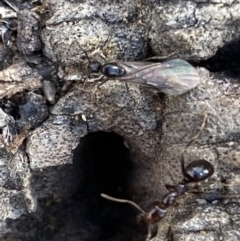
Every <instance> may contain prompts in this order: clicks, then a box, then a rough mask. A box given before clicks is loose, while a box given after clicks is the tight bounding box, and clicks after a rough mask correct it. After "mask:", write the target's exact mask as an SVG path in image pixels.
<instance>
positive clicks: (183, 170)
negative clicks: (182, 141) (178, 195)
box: [180, 154, 186, 177]
mask: <svg viewBox="0 0 240 241" xmlns="http://www.w3.org/2000/svg"><path fill="white" fill-rule="evenodd" d="M180 165H181V170H182V175H183V176H184V177H185V176H186V172H185V165H184V156H183V154H181V156H180Z"/></svg>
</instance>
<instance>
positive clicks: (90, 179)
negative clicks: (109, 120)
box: [8, 131, 147, 241]
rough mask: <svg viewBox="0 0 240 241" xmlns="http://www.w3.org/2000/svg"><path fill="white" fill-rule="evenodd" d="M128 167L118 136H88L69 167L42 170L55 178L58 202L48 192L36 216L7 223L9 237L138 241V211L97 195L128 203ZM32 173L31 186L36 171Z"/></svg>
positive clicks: (142, 227)
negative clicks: (62, 194) (102, 194)
mask: <svg viewBox="0 0 240 241" xmlns="http://www.w3.org/2000/svg"><path fill="white" fill-rule="evenodd" d="M133 167H134V166H133V163H132V162H131V160H130V151H129V149H127V148H126V146H125V145H124V139H123V137H121V136H119V135H117V134H115V133H109V132H104V131H99V132H95V133H89V134H87V135H86V136H85V137H83V138H82V139H81V140H80V143H79V145H78V146H77V148H76V149H75V150H74V153H73V165H65V166H62V167H60V168H57V169H56V167H55V168H50V169H49V170H44V172H49V173H50V174H49V175H50V176H52V175H59V176H60V179H59V181H57V183H56V193H57V192H61V190H62V193H64V197H63V198H62V200H60V201H59V200H58V202H56V200H55V199H54V197H53V196H54V194H53V193H49V195H50V196H49V198H45V199H44V200H43V199H40V200H39V208H38V211H37V212H36V213H32V214H30V215H27V216H22V217H21V218H19V219H18V220H10V219H9V220H8V226H9V228H11V230H12V232H14V236H15V237H20V238H23V240H27V241H28V240H31V241H46V240H48V241H59V240H61V241H63V240H66V241H96V240H99V241H103V240H104V241H106V240H109V241H110V240H111V241H114V240H116V241H121V240H122V241H128V240H129V241H135V240H136V241H139V240H140V241H141V240H144V239H145V235H146V233H147V226H146V224H145V223H137V222H136V216H137V215H138V214H139V212H138V211H136V210H135V209H134V207H132V206H130V205H128V204H121V203H116V202H112V201H109V200H106V199H103V198H101V197H100V193H102V192H104V193H106V194H108V195H112V196H114V197H117V198H125V199H130V200H132V198H133V196H134V190H132V189H131V180H132V176H133ZM34 175H35V179H36V180H35V181H36V182H37V179H41V175H42V172H39V173H35V174H34ZM69 176H70V177H69ZM137 178H139V177H137ZM62 179H63V180H62ZM39 183H40V182H39ZM41 183H42V181H41ZM44 185H46V186H44ZM47 185H49V184H48V183H47V182H46V183H44V184H43V185H42V186H39V188H40V189H41V190H43V189H46V188H47ZM36 186H38V185H36ZM59 189H60V190H59ZM36 191H37V192H38V190H36Z"/></svg>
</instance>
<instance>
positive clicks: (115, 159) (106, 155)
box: [73, 131, 138, 240]
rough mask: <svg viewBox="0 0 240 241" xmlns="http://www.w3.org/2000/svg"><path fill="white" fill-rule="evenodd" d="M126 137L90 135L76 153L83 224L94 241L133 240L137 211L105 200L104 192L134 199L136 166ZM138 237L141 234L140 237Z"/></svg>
mask: <svg viewBox="0 0 240 241" xmlns="http://www.w3.org/2000/svg"><path fill="white" fill-rule="evenodd" d="M129 154H130V153H129V150H128V149H127V148H126V146H125V145H124V139H123V137H121V136H119V135H117V134H115V133H113V132H111V133H108V132H103V131H99V132H95V133H89V134H88V135H86V136H85V137H84V138H82V139H81V141H80V144H79V145H78V147H77V148H76V149H75V151H74V157H73V158H74V163H75V165H77V168H76V169H78V170H79V194H78V196H79V197H81V202H82V204H84V216H83V217H82V220H81V222H88V223H89V224H90V225H92V227H86V228H87V229H88V232H90V233H91V234H92V229H93V230H94V229H95V232H94V234H93V235H92V237H91V238H90V239H91V240H133V239H134V238H135V237H134V236H136V228H137V226H136V220H135V217H136V213H137V212H136V211H135V210H134V208H133V207H131V206H129V205H127V204H120V203H115V202H111V201H109V200H105V199H103V198H101V197H100V193H106V194H108V195H111V196H113V197H118V198H125V199H132V193H131V191H130V185H131V178H132V171H133V164H132V162H131V161H130V155H129ZM137 236H138V235H137Z"/></svg>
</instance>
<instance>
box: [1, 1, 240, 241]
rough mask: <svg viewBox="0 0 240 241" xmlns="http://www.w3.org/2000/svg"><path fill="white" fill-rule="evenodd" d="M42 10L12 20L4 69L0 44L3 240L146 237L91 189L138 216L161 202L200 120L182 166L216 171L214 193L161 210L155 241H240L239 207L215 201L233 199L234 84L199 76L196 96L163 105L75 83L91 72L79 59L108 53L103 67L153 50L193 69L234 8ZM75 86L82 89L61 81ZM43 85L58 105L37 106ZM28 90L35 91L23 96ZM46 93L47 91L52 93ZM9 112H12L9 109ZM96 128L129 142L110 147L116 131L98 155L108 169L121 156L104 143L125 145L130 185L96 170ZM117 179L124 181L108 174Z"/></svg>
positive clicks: (234, 28)
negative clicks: (196, 163)
mask: <svg viewBox="0 0 240 241" xmlns="http://www.w3.org/2000/svg"><path fill="white" fill-rule="evenodd" d="M24 6H25V5H24ZM24 6H23V7H24ZM43 7H44V8H43V11H41V12H42V13H43V15H41V16H40V14H39V15H38V14H36V13H34V12H33V11H30V10H28V9H24V10H21V11H20V12H19V13H18V21H19V24H18V28H17V31H18V34H17V37H16V38H17V39H16V43H17V47H18V50H19V52H20V53H21V55H23V56H19V55H18V54H17V53H15V55H16V56H17V58H19V60H18V61H17V62H15V61H13V60H12V61H8V60H9V59H10V57H9V56H10V54H9V56H8V55H7V54H6V49H4V48H3V46H1V56H2V58H1V61H3V59H5V57H4V58H3V56H8V57H9V58H6V61H3V63H2V62H1V68H3V67H4V66H5V65H7V66H8V65H11V64H12V63H13V65H11V66H10V67H9V66H8V68H5V69H3V70H2V71H1V72H0V86H1V88H0V89H1V90H0V99H1V107H2V109H3V110H4V111H5V112H4V111H3V110H2V109H1V111H0V128H1V133H0V134H1V139H0V141H1V143H0V144H1V146H0V148H1V150H0V165H1V171H0V184H1V185H0V192H1V198H0V199H1V205H0V239H1V240H8V241H18V240H19V241H20V240H24V241H26V240H31V241H32V240H34V241H35V240H36V241H43V240H44V241H46V240H49V241H54V240H67V241H77V240H84V241H85V240H109V241H110V240H144V239H145V236H146V234H147V227H146V225H145V224H141V223H140V224H136V220H135V216H136V213H134V211H133V210H132V209H133V208H132V207H126V206H127V205H123V204H115V203H111V202H110V201H105V200H104V201H103V200H102V199H101V198H100V197H99V194H100V191H102V190H106V189H102V186H101V185H102V183H101V182H100V181H99V183H98V180H102V179H104V180H107V182H108V183H111V182H112V183H113V185H115V181H116V180H117V181H116V183H117V185H116V186H114V188H115V190H114V191H113V193H115V194H117V195H120V196H121V195H122V196H123V197H126V198H129V199H131V200H134V201H136V202H137V203H138V204H139V205H140V206H141V207H143V208H144V209H145V208H146V207H147V206H148V205H149V204H150V203H151V202H153V201H155V200H160V199H161V198H162V197H163V195H164V194H165V193H166V192H167V191H166V189H165V186H164V185H165V184H166V183H169V184H172V183H177V182H178V181H179V180H181V172H180V164H179V154H180V152H181V151H182V150H183V149H184V147H185V145H186V144H187V143H188V141H189V140H190V139H191V138H192V137H193V136H194V135H195V134H196V133H197V131H198V129H199V127H200V126H201V124H202V120H203V112H204V111H206V112H207V113H208V120H207V123H206V127H205V128H204V130H203V131H202V133H201V135H200V137H199V138H198V139H197V140H196V142H194V143H193V144H192V145H191V146H190V147H188V148H187V150H186V153H185V158H186V162H189V161H190V160H195V159H199V158H203V159H206V160H208V161H209V162H211V163H212V164H213V165H214V168H215V172H214V175H213V176H212V177H211V178H210V180H209V181H208V184H211V185H210V188H209V189H208V192H212V193H211V195H208V196H206V197H202V200H199V201H198V202H199V203H200V202H201V203H202V204H201V205H199V204H197V202H196V198H193V199H191V198H186V199H184V200H182V201H180V206H179V207H176V208H172V209H169V210H168V215H167V217H166V218H165V219H164V220H163V221H162V222H161V223H159V225H158V226H159V227H158V234H157V236H156V237H155V239H154V240H159V241H160V240H175V241H180V240H209V241H210V240H239V236H240V233H239V230H240V228H239V225H240V224H239V215H240V213H239V211H238V210H239V199H238V198H237V197H233V196H231V198H228V199H226V198H223V196H222V194H224V195H225V197H227V196H228V195H230V194H239V192H240V190H239V178H240V175H239V173H240V170H239V164H240V163H239V162H240V153H239V140H240V138H239V137H240V135H239V128H240V121H239V120H240V109H239V106H240V103H239V102H240V101H239V94H240V86H239V85H240V84H239V78H238V77H229V75H226V73H211V74H210V73H209V72H208V71H207V70H204V69H202V68H199V73H200V75H201V78H202V83H201V84H200V85H199V86H198V87H197V88H196V89H194V90H192V91H190V92H189V93H187V94H185V95H183V96H180V97H176V98H166V99H163V98H162V97H160V96H159V95H156V94H155V93H153V92H152V91H151V90H150V89H144V88H141V87H138V86H130V87H129V92H127V90H126V89H125V86H124V85H123V84H121V83H118V82H117V81H109V82H107V83H105V84H104V85H102V86H101V87H100V88H99V89H97V90H96V89H95V88H94V86H93V84H92V83H87V84H86V85H85V86H84V85H83V84H82V83H80V81H82V80H84V78H85V79H86V77H87V74H88V71H87V64H88V60H87V56H88V57H89V58H90V59H97V60H101V61H102V58H101V57H100V55H105V57H106V59H107V61H108V62H109V61H115V60H117V59H121V60H124V59H125V58H128V59H137V60H138V59H143V58H144V57H148V56H150V55H151V54H152V53H154V54H156V55H160V56H162V55H170V54H172V53H174V54H175V56H178V57H181V58H183V59H186V60H192V61H199V60H206V59H208V58H210V57H212V56H213V55H214V54H215V53H216V51H217V50H218V49H219V48H221V47H224V45H225V44H226V43H230V42H231V41H237V39H238V38H239V33H240V31H239V24H238V23H239V20H240V3H239V1H234V0H218V1H217V0H214V1H198V0H196V1H154V0H152V1H148V2H147V3H146V1H107V0H105V1H97V0H96V1H65V0H47V1H45V3H44V5H43ZM32 10H33V9H32ZM34 11H36V8H35V10H34ZM38 11H39V10H38ZM38 13H39V12H38ZM29 26H30V27H29ZM39 35H41V36H39ZM40 39H41V41H42V43H41V42H40ZM150 39H151V41H150ZM9 48H10V47H9ZM41 48H43V49H42V50H43V52H42V54H40V53H39V51H40V50H41ZM150 50H151V51H150ZM9 51H10V49H9ZM231 51H232V52H234V51H235V49H232V50H231ZM151 52H152V53H151ZM102 62H103V61H102ZM237 64H239V62H237ZM237 64H235V67H236V68H239V65H237ZM56 72H57V74H56ZM77 77H80V81H75V82H72V83H69V82H70V81H69V80H71V79H75V78H77ZM43 80H45V81H46V80H47V81H51V82H52V83H53V84H54V85H56V89H57V94H56V99H57V100H58V101H57V102H56V103H55V104H53V103H54V101H55V96H51V94H48V95H50V96H48V97H46V99H47V100H48V101H49V102H50V103H51V104H53V105H48V104H47V103H46V101H45V100H44V99H43V97H42V92H41V87H42V81H43ZM64 80H68V81H67V84H68V85H64V84H63V83H64ZM47 86H53V85H47ZM43 88H46V87H43ZM35 89H40V90H39V91H38V92H30V93H27V94H26V93H25V92H27V91H32V90H35ZM66 89H67V90H68V91H67V93H65V92H66ZM53 90H54V91H49V92H48V91H46V89H45V90H44V89H43V93H45V95H47V94H46V93H54V94H53V95H55V93H56V91H55V89H54V87H53ZM19 96H20V97H19ZM50 100H54V101H50ZM9 103H10V104H9ZM11 103H15V104H16V105H17V107H9V105H10V106H11ZM15 109H17V111H16V112H17V114H16V115H15V116H14V117H12V116H11V113H16V112H15V111H13V110H15ZM7 110H8V111H7ZM16 130H17V131H16ZM30 130H31V131H30ZM99 131H105V132H108V134H109V133H111V132H114V133H116V134H118V135H120V136H122V137H123V138H124V140H125V143H123V141H121V140H120V141H119V142H118V141H116V140H117V139H118V138H119V137H116V136H115V139H114V138H113V139H111V141H109V142H107V141H106V140H107V139H108V138H110V136H111V135H112V133H111V135H108V134H106V135H107V136H105V137H104V138H106V140H105V141H102V149H103V152H104V153H106V159H107V158H108V157H107V154H108V153H113V154H112V155H113V156H114V160H112V162H113V163H114V161H116V162H117V159H124V158H125V156H128V155H127V154H126V155H125V154H124V155H123V156H124V157H123V156H122V153H123V152H124V151H120V152H119V153H118V152H117V151H116V150H115V149H114V148H113V147H112V146H111V144H114V142H115V141H116V143H117V144H116V146H117V147H118V146H119V148H120V146H121V145H122V146H124V145H125V146H127V151H126V150H125V151H126V153H128V154H129V153H130V154H129V156H130V157H129V158H130V159H131V163H130V164H129V166H131V168H132V170H133V171H132V172H131V178H130V181H129V182H127V181H126V183H127V184H126V183H123V182H121V181H122V180H125V179H126V180H127V178H126V177H125V173H122V172H121V171H120V169H121V168H119V170H117V171H116V172H114V171H112V172H113V173H111V171H110V172H109V173H107V172H106V169H107V168H109V166H111V162H107V161H106V162H104V159H103V160H101V162H102V164H101V163H100V164H99V163H97V165H96V166H97V167H98V169H97V170H99V173H98V172H97V171H96V170H95V169H96V166H94V165H93V164H94V163H93V164H92V159H93V157H92V152H94V151H93V149H90V147H91V148H92V146H90V144H89V143H92V142H91V141H89V140H88V139H87V137H86V136H87V134H89V133H90V134H91V133H94V132H99ZM17 132H18V134H17ZM98 134H99V133H98ZM98 134H97V135H98ZM101 134H102V132H100V134H99V135H100V141H99V142H101V138H102V136H101ZM97 135H96V136H95V137H94V138H95V139H97V138H98V137H97ZM83 137H84V138H86V139H84V138H83ZM94 138H93V139H94ZM111 138H112V136H111ZM90 139H91V138H90ZM120 139H121V138H120ZM111 142H112V143H111ZM11 143H12V144H11ZM84 143H87V144H86V145H87V147H86V146H84ZM104 143H106V144H105V145H104ZM119 143H120V144H119ZM88 145H89V146H88ZM83 146H84V147H83ZM108 146H111V148H112V149H113V150H111V148H108ZM121 148H123V149H124V147H121ZM121 148H120V149H121ZM89 149H90V151H89ZM83 150H84V151H83ZM121 150H122V149H121ZM83 152H84V153H83ZM86 153H87V154H86ZM99 155H100V154H99ZM86 156H88V157H87V158H86ZM115 159H116V160H115ZM126 159H127V158H126ZM84 161H87V162H89V163H87V166H85V164H86V163H83V162H84ZM88 164H89V166H88ZM91 165H93V167H92V166H91ZM126 166H127V165H126ZM131 168H130V167H129V170H130V169H131ZM86 170H87V171H88V170H90V171H89V173H90V174H89V176H88V175H87V174H88V173H86V172H87V171H86ZM118 171H119V172H118ZM101 172H102V173H104V174H103V176H104V177H102V176H101V175H100V174H101ZM93 173H97V174H98V175H97V177H95V176H91V175H93ZM119 173H120V174H121V176H120V178H119V177H115V176H114V175H115V174H116V176H118V174H119ZM99 176H100V179H98V177H99ZM105 176H106V177H105ZM126 176H127V174H126ZM101 178H102V179H101ZM111 178H112V179H111ZM115 178H116V179H115ZM94 180H95V181H94ZM96 180H97V181H96ZM119 180H120V181H119ZM110 189H111V188H110ZM125 189H126V190H125ZM111 191H112V189H111ZM108 194H111V193H108Z"/></svg>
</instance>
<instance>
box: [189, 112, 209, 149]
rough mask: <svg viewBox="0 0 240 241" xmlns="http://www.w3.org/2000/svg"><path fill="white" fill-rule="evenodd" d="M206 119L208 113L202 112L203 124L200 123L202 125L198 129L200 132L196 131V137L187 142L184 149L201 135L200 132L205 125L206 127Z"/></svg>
mask: <svg viewBox="0 0 240 241" xmlns="http://www.w3.org/2000/svg"><path fill="white" fill-rule="evenodd" d="M207 118H208V113H207V111H204V112H203V122H202V125H201V127H200V130H199V131H198V133H197V135H195V136H194V137H193V138H192V139H191V140H190V141H189V142H188V144H187V145H186V146H185V149H186V148H187V147H189V146H190V145H191V144H192V143H193V142H194V141H195V140H196V139H197V138H198V137H199V136H200V134H201V132H202V131H203V129H204V127H205V125H206V122H207Z"/></svg>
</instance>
